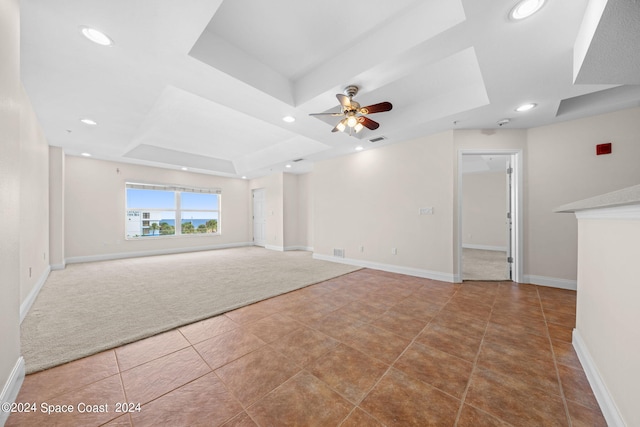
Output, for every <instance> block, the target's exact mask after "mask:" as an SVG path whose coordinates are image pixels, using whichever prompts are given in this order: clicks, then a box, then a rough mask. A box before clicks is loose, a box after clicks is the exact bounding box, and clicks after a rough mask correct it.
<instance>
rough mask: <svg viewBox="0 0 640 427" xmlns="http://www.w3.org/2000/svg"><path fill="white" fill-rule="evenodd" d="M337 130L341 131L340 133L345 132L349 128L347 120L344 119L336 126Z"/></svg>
mask: <svg viewBox="0 0 640 427" xmlns="http://www.w3.org/2000/svg"><path fill="white" fill-rule="evenodd" d="M336 128H337V129H338V130H339V131H340V132H344V130H345V129H346V128H347V119H343V120H341V121H340V123H338V124H337V125H336Z"/></svg>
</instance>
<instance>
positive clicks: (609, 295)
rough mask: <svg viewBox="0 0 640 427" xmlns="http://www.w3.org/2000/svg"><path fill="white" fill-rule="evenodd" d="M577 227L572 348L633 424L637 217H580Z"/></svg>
mask: <svg viewBox="0 0 640 427" xmlns="http://www.w3.org/2000/svg"><path fill="white" fill-rule="evenodd" d="M556 215H558V216H570V217H573V218H574V219H575V217H574V216H573V215H568V214H556ZM578 228H579V248H578V253H579V258H578V301H577V313H576V331H577V334H579V337H580V338H581V339H582V342H581V343H580V344H583V345H584V347H585V348H584V349H582V348H580V347H576V348H577V350H578V351H581V350H586V351H587V352H588V354H589V356H590V358H591V360H590V362H593V366H590V365H587V366H585V370H591V371H590V372H592V373H594V374H597V375H599V377H600V378H599V379H600V380H602V382H603V383H604V386H605V387H606V391H608V392H609V394H610V397H611V398H612V399H613V402H615V403H614V405H615V406H616V407H617V410H618V411H619V415H620V416H621V417H622V418H623V420H624V422H625V424H626V425H627V426H639V425H640V408H639V407H638V396H640V383H639V382H638V379H640V364H638V355H639V354H640V329H638V325H640V311H639V310H638V301H640V286H638V277H640V264H638V242H640V219H635V220H619V219H618V220H605V219H580V220H579V222H578ZM574 342H575V335H574ZM584 362H585V361H584V360H583V365H584V364H585V363H584ZM596 384H597V383H596ZM594 388H595V387H594ZM595 389H596V391H597V388H595ZM600 403H601V406H603V405H602V404H603V403H606V400H605V401H604V402H600ZM607 409H609V408H608V406H607V405H605V407H604V408H603V411H606V410H607ZM611 412H614V413H615V410H613V411H611Z"/></svg>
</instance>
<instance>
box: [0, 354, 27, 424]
mask: <svg viewBox="0 0 640 427" xmlns="http://www.w3.org/2000/svg"><path fill="white" fill-rule="evenodd" d="M24 375H25V370H24V358H23V357H22V356H20V357H19V358H18V361H17V362H16V364H15V365H14V366H13V370H12V371H11V374H9V378H8V379H7V382H6V383H5V384H4V386H3V387H2V393H0V406H2V404H4V403H13V402H15V401H16V398H17V397H18V392H19V391H20V387H22V382H23V381H24ZM9 414H10V412H5V411H2V410H0V426H4V423H5V422H6V421H7V418H9Z"/></svg>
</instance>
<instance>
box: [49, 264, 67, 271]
mask: <svg viewBox="0 0 640 427" xmlns="http://www.w3.org/2000/svg"><path fill="white" fill-rule="evenodd" d="M65 267H66V265H65V263H64V262H63V263H62V264H51V271H57V270H64V268H65Z"/></svg>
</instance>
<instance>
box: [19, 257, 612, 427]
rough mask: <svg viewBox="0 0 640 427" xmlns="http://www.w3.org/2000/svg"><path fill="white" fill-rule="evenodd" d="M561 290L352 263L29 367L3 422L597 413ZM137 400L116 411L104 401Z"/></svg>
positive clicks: (514, 421) (429, 421)
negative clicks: (96, 409) (44, 366)
mask: <svg viewBox="0 0 640 427" xmlns="http://www.w3.org/2000/svg"><path fill="white" fill-rule="evenodd" d="M575 307H576V293H575V292H574V291H568V290H561V289H555V288H547V287H541V286H534V285H518V284H514V283H511V282H466V283H464V284H452V283H445V282H438V281H434V280H429V279H421V278H416V277H411V276H403V275H399V274H392V273H386V272H381V271H375V270H368V269H364V270H360V271H357V272H354V273H350V274H347V275H344V276H341V277H338V278H335V279H332V280H329V281H326V282H322V283H319V284H316V285H313V286H310V287H307V288H303V289H300V290H297V291H294V292H291V293H288V294H285V295H281V296H278V297H275V298H271V299H268V300H265V301H262V302H259V303H257V304H253V305H250V306H247V307H243V308H241V309H238V310H235V311H232V312H229V313H226V314H224V315H221V316H217V317H214V318H211V319H208V320H205V321H202V322H199V323H195V324H192V325H188V326H185V327H182V328H179V329H177V330H173V331H170V332H167V333H164V334H161V335H158V336H155V337H151V338H148V339H145V340H143V341H139V342H136V343H133V344H129V345H126V346H123V347H120V348H117V349H115V350H109V351H106V352H103V353H100V354H97V355H94V356H91V357H88V358H85V359H81V360H78V361H75V362H71V363H69V364H66V365H62V366H59V367H56V368H53V369H50V370H47V371H42V372H39V373H35V374H32V375H29V376H27V378H26V379H25V382H24V385H23V387H22V390H21V392H20V395H19V396H18V399H17V400H16V401H17V402H38V405H40V402H47V403H49V404H71V405H76V406H77V404H78V403H79V402H84V403H86V404H96V405H100V404H108V405H109V407H108V409H109V412H103V413H91V414H88V413H78V412H77V411H75V412H74V413H72V414H52V415H45V414H43V413H41V412H40V411H38V412H36V413H23V414H12V415H11V416H10V417H9V419H8V422H7V426H8V427H9V426H33V425H65V426H79V425H82V426H99V425H107V426H131V425H133V426H152V425H153V426H157V425H173V426H179V425H208V426H210V425H225V426H256V425H257V426H267V425H279V426H286V425H305V426H313V425H318V426H331V425H342V426H364V425H367V426H383V425H387V426H391V425H402V426H408V425H416V426H426V425H438V426H443V425H458V426H479V425H487V426H509V425H514V426H526V425H532V426H534V425H535V426H538V425H550V426H551V425H553V426H556V425H557V426H568V425H570V422H571V423H572V425H573V426H605V425H606V423H605V421H604V418H603V417H602V414H601V412H600V410H599V408H598V404H597V402H596V400H595V398H594V396H593V394H592V392H591V389H590V387H589V384H588V382H587V379H586V377H585V374H584V372H583V370H582V367H581V365H580V362H579V361H578V359H577V356H576V354H575V352H574V350H573V347H572V345H571V332H572V328H573V327H574V324H575ZM125 401H126V402H132V403H140V404H141V406H140V408H139V411H138V410H137V408H135V407H134V408H132V409H133V412H131V413H125V414H123V413H116V412H114V410H115V408H116V406H115V404H116V403H117V402H125Z"/></svg>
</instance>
